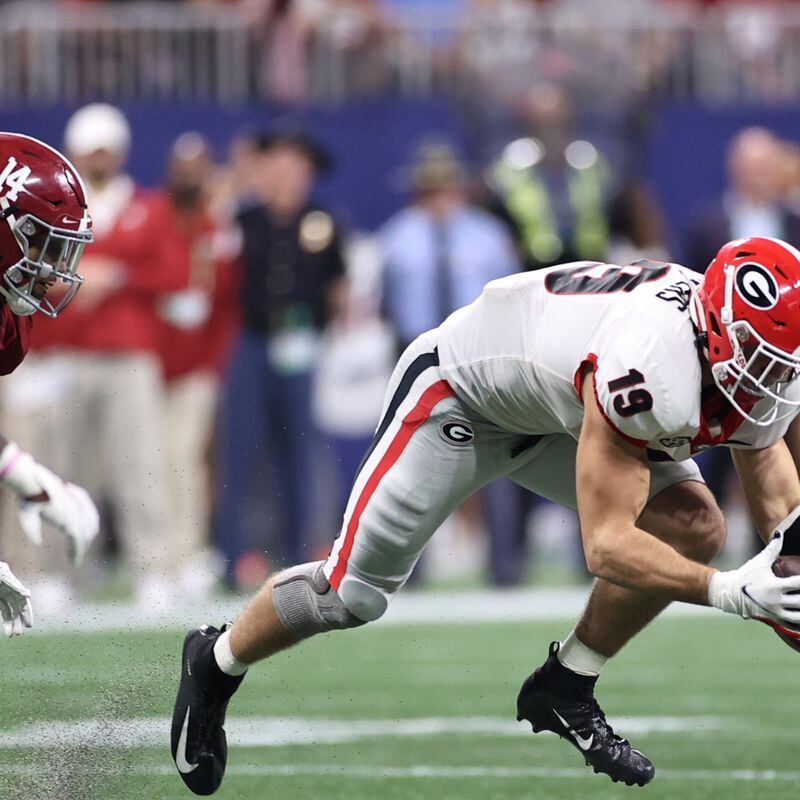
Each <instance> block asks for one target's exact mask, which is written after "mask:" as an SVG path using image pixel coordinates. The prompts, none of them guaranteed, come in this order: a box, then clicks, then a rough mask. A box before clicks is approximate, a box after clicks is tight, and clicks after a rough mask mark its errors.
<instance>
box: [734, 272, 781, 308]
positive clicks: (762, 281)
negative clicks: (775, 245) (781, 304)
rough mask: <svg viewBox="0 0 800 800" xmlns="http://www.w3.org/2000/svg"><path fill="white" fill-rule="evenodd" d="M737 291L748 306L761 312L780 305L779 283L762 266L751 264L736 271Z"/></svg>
mask: <svg viewBox="0 0 800 800" xmlns="http://www.w3.org/2000/svg"><path fill="white" fill-rule="evenodd" d="M736 291H737V292H738V293H739V296H740V297H741V298H742V300H744V301H745V303H747V305H749V306H752V307H753V308H758V309H759V310H761V311H767V310H768V309H770V308H774V307H775V306H776V305H777V304H778V297H779V294H778V281H777V280H775V276H774V275H773V274H772V273H771V272H770V271H769V270H768V269H767V268H766V267H763V266H761V264H756V263H754V262H749V263H747V264H742V266H741V267H739V269H738V270H736Z"/></svg>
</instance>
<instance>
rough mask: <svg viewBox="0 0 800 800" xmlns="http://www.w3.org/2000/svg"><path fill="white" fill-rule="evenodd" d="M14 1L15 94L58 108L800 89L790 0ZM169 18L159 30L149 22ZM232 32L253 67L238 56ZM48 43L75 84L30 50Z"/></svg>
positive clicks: (614, 97) (625, 100) (630, 97)
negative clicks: (75, 101) (50, 16)
mask: <svg viewBox="0 0 800 800" xmlns="http://www.w3.org/2000/svg"><path fill="white" fill-rule="evenodd" d="M8 5H9V7H13V9H14V11H15V12H19V13H18V14H16V16H15V17H14V19H15V24H14V25H13V26H10V28H9V30H8V31H7V32H6V33H4V34H2V35H3V36H7V37H9V38H8V44H7V47H8V49H9V51H10V53H9V57H10V58H11V59H13V60H14V64H15V66H16V69H15V70H13V71H12V75H10V76H7V77H6V78H5V79H4V80H5V81H6V82H7V83H8V88H7V89H6V90H5V91H6V92H8V93H11V94H13V95H24V96H26V97H28V98H29V99H39V96H40V95H44V96H46V97H47V98H48V101H52V99H53V98H54V97H57V96H59V95H64V94H66V95H67V96H69V97H70V98H73V97H96V96H98V93H99V94H100V96H104V97H113V96H115V92H116V93H125V94H126V95H130V93H131V92H132V91H140V92H142V93H144V94H147V93H148V92H150V93H161V94H169V93H170V92H172V94H173V95H174V96H176V97H186V96H190V97H196V96H198V95H205V94H211V95H213V96H215V97H219V98H221V99H222V100H223V102H231V99H232V98H231V95H236V96H235V97H233V99H234V100H238V99H240V98H239V96H238V95H239V94H240V93H241V92H244V93H246V94H247V95H248V96H251V97H254V98H260V99H269V100H274V101H278V102H307V101H309V100H311V99H316V98H326V99H343V98H345V97H353V96H364V95H368V96H374V95H376V94H382V93H386V92H400V93H403V94H432V93H436V92H437V91H445V92H446V91H452V90H455V91H456V92H457V93H459V94H464V95H468V96H469V97H470V98H474V96H475V94H476V92H478V93H481V94H482V96H483V98H484V99H483V102H484V103H488V104H490V106H492V107H494V106H495V105H496V104H497V103H500V102H502V101H505V100H509V99H511V98H513V96H514V94H515V93H516V92H518V91H519V90H520V89H521V88H523V87H524V86H525V84H526V82H527V81H528V79H529V76H530V75H531V74H536V75H539V76H546V77H549V78H553V79H558V80H570V81H572V82H573V85H575V86H579V87H581V91H582V92H583V93H584V94H585V95H586V96H587V97H590V96H593V95H594V94H595V93H597V92H598V91H602V92H603V94H604V96H605V97H606V104H607V105H612V106H613V105H627V104H630V103H633V104H636V103H637V102H643V101H644V99H645V98H647V96H648V95H649V94H650V93H651V92H655V93H656V94H669V95H671V96H680V97H687V96H695V95H698V96H702V97H712V96H715V97H720V98H724V97H726V96H740V95H754V94H758V95H759V96H762V97H765V96H772V97H788V96H792V94H793V93H795V92H796V91H797V88H798V75H797V74H796V73H797V70H796V69H795V68H794V66H793V65H794V56H793V53H794V52H795V49H796V36H797V28H798V19H797V17H796V15H793V14H792V9H793V7H796V4H795V3H794V2H793V0H783V1H781V0H774V1H773V2H769V3H747V2H735V1H734V0H716V2H711V1H710V0H706V1H705V2H703V1H702V0H606V2H603V3H587V2H585V1H584V0H187V1H186V2H183V3H180V2H161V3H156V4H153V3H150V4H149V6H148V5H147V4H146V3H145V5H144V6H143V7H142V10H141V11H140V12H138V13H137V12H136V7H137V6H136V3H135V2H131V1H130V0H128V1H127V2H122V0H117V1H116V2H114V0H58V2H56V3H55V5H56V6H57V7H58V11H59V13H64V14H65V15H66V16H65V17H64V22H63V25H61V26H59V25H58V24H56V25H51V24H49V23H48V24H46V25H44V26H42V24H41V14H39V12H38V9H39V8H40V5H39V4H34V3H28V2H19V1H18V2H16V3H9V4H8ZM106 7H112V8H114V9H115V14H117V15H119V16H120V21H119V24H118V25H115V23H114V18H115V17H114V15H109V14H103V13H101V12H102V9H103V8H106ZM148 8H149V11H148ZM129 9H133V10H132V11H131V12H130V13H129V14H128V13H127V12H128V10H129ZM75 11H79V12H81V13H73V12H75ZM156 12H158V17H157V19H158V22H157V23H154V24H153V27H154V28H156V29H157V31H154V30H153V28H152V27H150V26H148V24H147V19H148V14H149V15H153V14H155V13H156ZM123 13H124V14H126V15H125V16H124V17H123V16H122V15H123ZM60 28H62V29H63V36H62V35H61V34H60V33H59V29H60ZM234 28H236V29H237V30H238V31H239V33H241V34H242V36H241V37H240V38H239V39H237V40H236V42H237V44H236V47H237V48H238V49H239V51H243V50H244V51H246V56H245V57H241V55H242V53H241V52H240V53H235V52H233V53H230V52H228V51H227V49H226V48H227V46H228V44H227V39H226V36H227V35H228V34H229V33H230V32H231V31H232V30H233V29H234ZM74 30H81V31H82V35H81V36H80V37H77V38H76V37H73V36H72V33H71V32H72V31H74ZM215 31H217V33H218V34H219V35H218V37H217V38H216V39H213V40H212V38H211V37H213V36H214V32H215ZM156 32H158V33H162V34H163V36H162V37H161V39H159V38H158V37H157V36H155V33H156ZM40 39H42V40H43V41H44V42H47V46H48V47H50V48H51V50H52V59H51V63H56V61H58V63H61V64H63V66H62V69H61V71H62V72H63V71H65V70H66V71H69V72H70V75H69V80H67V81H63V83H60V82H59V74H58V71H57V70H49V68H48V65H42V64H39V63H38V62H37V60H36V59H35V58H32V57H31V56H30V55H29V54H28V53H29V52H31V53H35V52H36V49H37V46H39V40H40ZM150 39H152V41H151V42H149V44H148V41H149V40H150ZM167 40H169V41H171V42H173V46H168V47H163V46H162V44H163V42H164V41H167ZM143 43H144V44H143ZM151 50H152V51H153V52H152V53H151V52H150V51H151ZM140 51H143V52H146V53H147V55H146V56H144V57H143V58H141V59H140V58H139V57H138V56H137V54H138V53H139V52H140ZM217 51H218V52H217ZM132 64H135V65H136V68H135V69H134V70H133V72H134V73H135V75H131V74H130V73H131V65H132ZM206 65H208V66H206ZM98 70H101V71H102V72H103V74H102V75H98V74H97V72H98ZM26 72H30V74H29V75H27V76H26V75H24V74H23V73H26ZM232 72H238V73H239V74H238V75H234V76H233V77H231V73H232ZM17 73H20V75H17ZM240 77H241V80H242V81H243V83H242V84H240V83H239V80H240ZM0 78H2V76H0ZM137 83H138V84H139V87H138V88H136V84H137ZM232 83H234V84H236V88H235V90H234V89H232V88H231V84H232ZM191 84H196V85H191ZM464 99H467V98H466V97H465V98H464ZM475 111H476V113H477V112H478V111H479V109H477V108H476V109H475Z"/></svg>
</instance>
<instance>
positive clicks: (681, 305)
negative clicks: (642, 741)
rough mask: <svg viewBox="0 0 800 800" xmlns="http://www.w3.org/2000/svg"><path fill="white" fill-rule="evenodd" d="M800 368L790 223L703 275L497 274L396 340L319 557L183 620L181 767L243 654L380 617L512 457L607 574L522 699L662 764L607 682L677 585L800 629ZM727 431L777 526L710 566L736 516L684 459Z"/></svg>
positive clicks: (768, 525)
mask: <svg viewBox="0 0 800 800" xmlns="http://www.w3.org/2000/svg"><path fill="white" fill-rule="evenodd" d="M798 374H800V253H799V252H798V251H797V250H795V249H794V248H793V247H791V246H789V245H787V244H785V243H783V242H780V241H777V240H772V239H747V240H739V241H735V242H731V243H729V244H727V245H726V246H725V247H723V248H722V250H720V252H719V254H718V256H717V258H716V259H715V261H714V262H713V263H712V264H711V266H710V267H709V269H708V271H707V273H706V274H705V276H701V275H698V274H696V273H694V272H692V271H690V270H688V269H685V268H684V267H681V266H678V265H675V264H663V263H652V262H640V263H638V264H635V265H632V266H623V267H620V266H615V265H611V264H597V263H585V262H583V263H577V264H567V265H564V266H560V267H555V268H553V269H549V270H544V271H541V272H535V273H526V274H520V275H515V276H512V277H509V278H504V279H501V280H498V281H494V282H492V283H490V284H488V285H487V286H486V288H485V289H484V291H483V294H482V295H481V296H480V298H478V300H476V301H475V302H474V303H472V304H471V305H470V306H467V307H465V308H462V309H460V310H459V311H457V312H456V313H454V314H453V315H452V316H450V317H449V318H448V319H447V320H446V321H445V322H444V323H443V324H442V325H441V326H440V327H439V328H438V329H436V330H434V331H430V332H428V333H426V334H424V335H423V336H421V337H420V338H419V339H417V340H416V341H415V342H414V343H412V345H411V346H410V347H409V348H408V350H406V352H405V353H404V354H403V356H402V357H401V359H400V362H399V364H398V365H397V368H396V370H395V372H394V375H393V377H392V380H391V383H390V386H389V389H388V392H387V395H386V402H385V406H384V410H383V416H382V420H381V423H380V426H379V428H378V430H377V433H376V436H375V439H374V442H373V444H372V446H371V448H370V450H369V451H368V453H367V454H366V457H365V459H364V462H363V464H362V467H361V470H360V472H359V474H358V476H357V478H356V481H355V484H354V486H353V490H352V494H351V498H350V502H349V504H348V507H347V510H346V512H345V516H344V523H343V526H342V529H341V533H340V535H339V537H338V539H337V540H336V541H335V543H334V545H333V548H332V551H331V553H330V556H329V557H328V558H327V560H325V561H320V562H316V563H311V564H303V565H300V566H297V567H293V568H291V569H289V570H286V571H285V572H283V573H280V574H278V575H275V576H273V577H272V578H270V580H269V581H268V582H267V584H266V586H265V587H264V588H263V589H262V591H261V592H260V593H259V594H258V595H257V596H256V598H255V599H254V600H253V601H252V602H251V603H250V605H249V606H248V607H247V608H246V610H245V611H244V613H243V614H242V615H241V617H240V618H239V619H238V620H237V621H236V623H235V624H234V625H233V627H232V628H231V629H230V630H224V629H223V631H219V630H217V629H215V628H212V627H209V626H203V627H202V628H200V629H199V630H195V631H192V632H190V633H189V634H188V635H187V637H186V640H185V642H184V649H183V657H182V677H181V683H180V688H179V691H178V697H177V701H176V704H175V709H174V714H173V720H172V755H173V758H174V760H175V763H176V765H177V767H178V770H179V771H180V773H181V777H182V778H183V780H184V782H185V783H186V785H187V786H188V787H189V788H190V789H192V791H194V792H196V793H198V794H210V793H212V792H213V791H215V790H216V788H217V787H218V786H219V784H220V782H221V780H222V777H223V773H224V769H225V762H226V757H227V748H226V743H225V734H224V730H223V727H222V723H223V721H224V717H225V710H226V707H227V704H228V700H229V699H230V697H231V695H232V694H233V692H234V691H235V690H236V688H237V687H238V685H239V683H240V682H241V681H242V679H243V676H244V674H245V672H246V670H247V668H248V667H249V666H250V665H251V664H253V663H254V662H256V661H258V660H260V659H263V658H266V657H267V656H270V655H272V654H273V653H275V652H277V651H279V650H281V649H283V648H286V647H289V646H290V645H292V644H294V643H296V642H298V641H300V640H302V639H305V638H308V637H309V636H313V635H314V634H317V633H321V632H324V631H329V630H334V629H340V628H349V627H354V626H357V625H362V624H364V623H366V622H370V621H373V620H376V619H378V618H379V617H380V616H381V615H382V614H383V612H384V611H385V610H386V607H387V604H388V602H389V600H390V599H391V598H392V596H393V595H394V594H395V593H396V592H397V591H398V589H400V587H401V586H402V585H403V583H404V582H405V580H406V579H407V578H408V575H409V574H410V572H411V570H412V568H413V566H414V564H415V563H416V561H417V559H418V558H419V555H420V553H421V552H422V549H423V548H424V546H425V544H426V543H427V541H428V539H429V537H430V536H431V535H432V533H433V532H434V531H435V530H436V529H437V527H438V526H439V525H440V524H441V522H442V521H443V520H444V519H445V517H447V515H448V514H449V513H450V512H451V511H452V510H453V509H454V508H455V507H456V506H457V505H458V504H459V503H461V502H462V501H463V500H464V499H465V498H466V497H468V496H469V495H470V494H472V493H473V492H474V491H476V490H477V489H479V488H480V487H481V486H483V485H484V484H486V483H488V482H489V481H491V480H493V479H494V478H496V477H498V476H500V475H508V476H510V477H511V478H512V479H514V480H515V481H517V482H518V483H519V484H521V485H523V486H525V487H527V488H529V489H530V490H531V491H533V492H536V493H537V494H540V495H543V496H545V497H548V498H550V499H552V500H555V501H557V502H560V503H563V504H564V505H566V506H569V507H571V508H577V510H578V512H579V514H580V521H581V529H582V536H583V545H584V551H585V555H586V561H587V564H588V566H589V569H590V570H591V572H592V573H593V574H594V575H595V576H596V577H597V580H596V581H595V583H594V585H593V587H592V592H591V596H590V598H589V601H588V604H587V606H586V609H585V611H584V612H583V614H582V616H581V618H580V620H579V621H578V623H577V625H576V627H575V629H574V630H573V631H572V632H570V633H569V634H568V635H567V636H566V637H565V639H564V641H563V642H554V643H553V644H552V645H551V647H550V653H549V656H548V658H547V660H546V661H545V663H544V665H543V666H542V667H540V668H539V669H537V670H536V671H535V672H534V673H533V675H531V676H530V677H529V678H528V679H527V680H526V681H525V682H524V684H523V686H522V689H521V691H520V693H519V697H518V699H517V711H518V718H519V719H527V720H528V721H529V722H530V723H531V725H532V727H533V730H534V731H540V730H551V731H555V732H556V733H558V734H559V735H560V736H562V737H563V738H565V739H567V740H568V741H569V742H570V743H571V744H572V745H573V746H574V747H575V748H576V749H578V750H579V751H580V753H581V755H582V756H583V758H584V759H585V760H586V762H587V764H588V765H590V766H592V767H594V769H595V771H598V772H604V773H607V774H608V775H609V776H611V778H612V779H613V780H615V781H616V780H621V781H624V782H625V783H627V784H631V785H633V784H639V785H644V784H646V783H648V782H649V781H650V780H652V778H653V775H654V773H655V770H654V768H653V765H652V763H651V762H650V761H649V760H648V759H647V758H646V757H645V756H644V755H642V753H640V752H639V751H638V750H635V749H634V748H633V747H632V746H631V745H630V744H629V743H628V742H627V741H626V740H625V739H623V738H621V737H619V736H617V735H616V734H615V733H614V731H613V730H612V729H611V727H610V726H609V724H608V723H607V722H606V720H605V716H604V714H603V712H602V711H601V709H600V707H599V706H598V704H597V702H596V700H595V699H594V685H595V682H596V681H597V677H598V674H599V672H600V669H601V668H602V666H603V664H604V663H605V662H606V660H607V659H608V658H610V657H611V656H613V655H615V654H616V653H617V652H618V651H619V650H620V648H621V647H622V646H623V645H624V644H625V643H626V642H628V641H629V640H630V639H631V638H632V637H633V636H634V635H635V634H636V633H637V632H638V631H639V630H641V629H642V628H643V627H644V626H645V625H647V624H648V623H649V622H650V621H651V620H652V619H653V618H654V617H655V616H656V615H657V614H658V613H660V611H661V610H662V609H663V608H664V607H665V606H666V605H667V604H668V603H669V602H670V601H672V600H682V601H684V602H689V603H695V604H698V605H710V606H715V607H717V608H719V609H721V610H723V611H727V612H730V613H734V614H738V615H740V616H742V617H745V618H756V619H760V620H762V621H765V622H768V623H769V624H771V625H773V626H775V627H777V628H778V629H780V630H781V631H783V632H785V633H787V634H789V635H795V636H798V637H800V609H798V608H797V605H798V604H797V601H796V599H794V598H793V595H792V594H791V593H792V592H796V591H798V590H800V577H793V578H778V577H776V576H775V575H774V574H773V573H772V569H771V567H772V564H773V562H774V561H775V560H776V558H777V557H778V555H779V554H780V552H781V548H782V546H783V544H784V534H785V533H786V531H788V530H789V529H790V527H791V526H792V524H793V523H794V522H795V519H796V518H797V517H799V516H800V480H798V474H797V470H796V468H795V466H794V463H793V461H792V458H791V456H790V454H789V452H788V450H787V448H786V445H785V444H784V442H783V439H782V437H783V435H784V433H785V431H786V428H787V427H788V424H789V422H790V421H791V418H792V417H793V416H794V415H795V414H796V413H797V412H798V410H800V380H797V376H798ZM716 445H724V446H727V447H731V448H734V451H733V452H734V461H735V463H736V467H737V469H738V472H739V474H740V476H741V480H742V483H743V485H744V490H745V494H746V496H747V500H748V503H749V506H750V511H751V514H752V516H753V519H754V521H755V523H756V525H757V526H758V528H759V530H760V532H761V534H762V535H763V537H764V539H765V540H766V541H768V542H769V543H768V544H767V545H766V547H765V548H764V550H763V551H762V552H761V553H759V554H758V555H757V556H756V557H755V558H753V559H752V560H751V561H749V562H748V563H746V564H745V565H744V566H743V567H740V568H739V569H737V570H732V571H728V572H720V571H718V570H715V569H712V568H710V567H708V566H707V564H708V562H709V561H710V560H711V559H712V558H713V557H714V556H715V555H716V554H717V552H718V551H719V549H720V548H721V546H722V543H723V540H724V536H725V524H724V520H723V517H722V514H721V512H720V510H719V508H718V506H717V504H716V502H715V500H714V498H713V496H712V495H711V493H710V491H709V490H708V488H707V487H706V486H705V484H704V483H703V481H702V478H701V477H700V473H699V470H698V469H697V466H696V465H695V463H694V462H693V461H692V460H691V455H692V454H693V453H696V452H698V451H699V450H702V449H704V448H708V447H713V446H716ZM797 527H798V528H800V523H799V524H798V526H797ZM795 626H796V627H795Z"/></svg>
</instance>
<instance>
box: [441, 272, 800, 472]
mask: <svg viewBox="0 0 800 800" xmlns="http://www.w3.org/2000/svg"><path fill="white" fill-rule="evenodd" d="M699 280H700V276H699V275H698V274H697V273H695V272H693V271H691V270H689V269H687V268H686V267H682V266H679V265H677V264H663V263H660V262H649V261H648V262H640V263H639V264H637V265H632V266H626V267H619V266H615V265H612V264H598V263H594V262H577V263H574V264H565V265H562V266H558V267H553V268H551V269H547V270H540V271H537V272H532V273H522V274H518V275H513V276H511V277H508V278H502V279H500V280H497V281H493V282H491V283H489V284H487V285H486V287H485V288H484V290H483V293H482V294H481V296H480V297H479V298H478V299H477V300H476V301H475V302H474V303H472V304H471V305H469V306H466V307H464V308H462V309H459V310H458V311H456V312H455V313H454V314H452V315H451V316H450V317H448V319H447V320H445V322H444V323H443V324H442V325H441V326H440V328H439V331H438V348H439V360H440V365H441V370H442V372H443V374H444V375H445V377H446V378H447V381H448V383H450V385H451V386H452V387H453V389H454V390H455V392H456V394H457V396H458V397H459V398H460V399H461V400H462V401H463V402H464V403H465V404H466V405H467V406H468V407H470V408H471V409H472V410H473V411H475V412H477V413H478V414H480V415H481V416H482V417H483V418H485V419H486V420H488V421H489V422H492V423H494V424H495V425H497V426H499V427H500V428H503V429H505V430H508V431H512V432H518V433H524V434H547V433H564V432H566V433H569V434H570V435H571V436H573V437H574V438H575V439H577V438H578V435H579V433H580V428H581V424H582V421H583V404H582V402H581V386H580V382H581V378H580V375H581V367H582V365H584V364H585V363H587V362H588V363H591V364H592V365H593V366H594V382H595V392H596V396H597V400H598V405H599V407H600V409H601V411H602V412H603V414H604V415H605V417H606V419H607V420H608V422H609V423H610V424H611V425H612V426H613V427H614V428H615V429H616V430H617V431H618V433H619V434H620V435H621V436H623V437H624V438H626V439H628V440H629V441H631V442H633V443H634V444H637V445H639V446H641V447H646V448H648V449H649V450H651V451H658V453H660V454H661V456H660V457H661V458H670V459H673V460H676V461H680V460H683V459H686V458H689V457H690V455H691V454H692V453H696V452H698V451H699V450H702V449H705V448H707V447H712V446H714V445H718V444H725V445H727V446H730V447H755V448H763V447H768V446H769V445H771V444H774V443H775V442H776V441H778V439H780V438H781V437H782V436H783V435H784V433H785V432H786V429H787V428H788V426H789V423H790V422H791V419H789V418H786V419H782V420H778V421H776V422H775V423H773V424H772V425H770V426H766V427H765V426H757V425H754V424H752V423H749V422H747V421H742V418H741V417H740V416H739V415H738V414H736V413H735V412H734V411H733V409H732V407H730V406H729V404H727V401H723V400H722V396H721V395H720V393H719V392H717V391H716V389H715V388H711V389H710V390H706V396H705V397H703V392H702V387H701V377H702V375H701V362H700V356H699V353H698V349H697V344H696V331H695V328H694V325H693V323H692V320H691V318H690V316H689V298H690V294H691V292H692V290H693V288H694V287H695V286H696V285H697V283H698V282H699ZM788 392H789V393H790V395H791V397H800V381H795V382H794V385H792V386H790V387H788ZM701 398H702V401H701ZM721 403H723V404H722V405H721ZM756 409H758V406H756ZM721 411H724V412H725V413H724V414H723V415H722V418H721V422H720V421H719V420H717V415H718V414H720V412H721ZM754 413H756V414H757V413H758V412H757V410H756V411H755V412H754ZM658 453H656V452H653V453H651V456H652V457H656V458H657V457H658Z"/></svg>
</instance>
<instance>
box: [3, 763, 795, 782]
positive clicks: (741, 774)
mask: <svg viewBox="0 0 800 800" xmlns="http://www.w3.org/2000/svg"><path fill="white" fill-rule="evenodd" d="M41 769H42V768H41V767H40V766H32V765H27V764H4V765H3V774H4V775H6V776H10V775H15V776H21V777H25V776H41ZM121 773H125V774H128V775H130V774H133V775H175V779H176V780H178V777H177V774H176V772H175V767H174V766H172V765H168V764H163V765H161V766H152V767H139V766H135V767H134V766H125V767H119V766H115V767H108V768H105V769H104V768H103V766H102V765H93V766H92V775H93V776H94V777H95V778H96V777H98V776H99V775H103V774H107V775H120V774H121ZM225 774H226V775H227V776H228V777H229V778H230V777H236V776H239V777H254V778H261V777H264V778H267V777H288V778H305V777H310V776H315V777H331V778H336V779H338V780H341V779H342V778H367V779H376V778H391V779H404V778H417V779H419V778H428V779H441V778H444V779H448V780H453V779H462V778H479V779H481V778H482V779H485V778H492V779H507V780H508V779H511V780H520V779H521V780H530V779H536V778H540V779H548V778H555V779H558V780H561V779H578V780H591V781H594V782H597V781H598V780H600V781H602V780H604V778H602V777H601V778H598V777H597V776H596V775H595V774H594V773H593V772H592V771H591V770H590V769H589V768H588V767H486V766H470V767H450V766H439V765H435V764H417V765H414V766H410V767H397V766H392V767H390V766H386V767H380V766H372V767H363V766H355V765H352V766H342V765H341V764H296V765H295V764H235V763H234V764H231V763H229V764H228V768H227V770H226V773H225ZM656 779H657V780H658V781H662V780H664V779H668V780H690V781H697V780H711V781H720V780H725V781H749V782H759V781H763V782H767V783H776V782H787V783H794V782H796V781H798V780H800V772H797V771H788V770H752V769H732V770H726V769H657V770H656ZM605 780H607V779H605Z"/></svg>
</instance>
